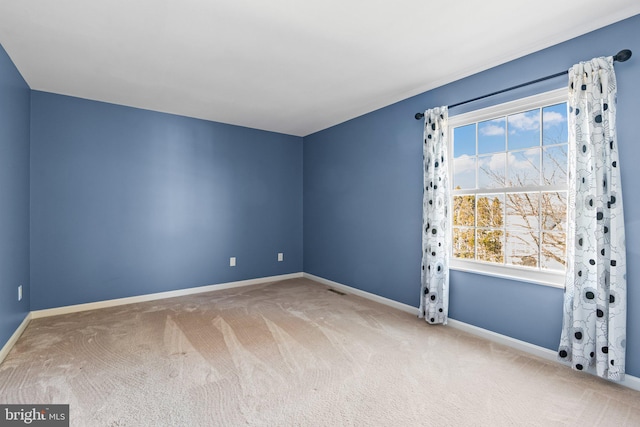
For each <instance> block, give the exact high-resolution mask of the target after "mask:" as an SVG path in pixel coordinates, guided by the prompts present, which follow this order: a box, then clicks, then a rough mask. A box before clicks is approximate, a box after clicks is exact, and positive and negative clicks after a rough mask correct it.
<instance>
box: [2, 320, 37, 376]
mask: <svg viewBox="0 0 640 427" xmlns="http://www.w3.org/2000/svg"><path fill="white" fill-rule="evenodd" d="M31 317H32V316H31V313H27V315H26V316H25V317H24V320H23V321H22V323H20V326H18V329H16V331H15V332H14V333H13V335H11V337H10V338H9V340H8V341H7V343H6V344H5V345H4V346H2V349H1V350H0V364H1V363H2V362H3V361H4V358H5V357H7V355H8V354H9V352H10V351H11V349H12V348H13V346H14V344H15V343H16V341H18V338H20V335H22V333H23V332H24V330H25V329H26V328H27V325H28V324H29V322H30V321H31Z"/></svg>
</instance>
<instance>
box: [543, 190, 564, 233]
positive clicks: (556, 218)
mask: <svg viewBox="0 0 640 427" xmlns="http://www.w3.org/2000/svg"><path fill="white" fill-rule="evenodd" d="M541 202H542V229H543V230H547V231H565V230H566V224H567V193H566V192H564V191H555V192H549V193H542V199H541Z"/></svg>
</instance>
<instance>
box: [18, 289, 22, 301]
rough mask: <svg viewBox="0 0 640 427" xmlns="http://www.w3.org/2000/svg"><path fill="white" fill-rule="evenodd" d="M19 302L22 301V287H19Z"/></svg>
mask: <svg viewBox="0 0 640 427" xmlns="http://www.w3.org/2000/svg"><path fill="white" fill-rule="evenodd" d="M18 301H22V285H20V286H18Z"/></svg>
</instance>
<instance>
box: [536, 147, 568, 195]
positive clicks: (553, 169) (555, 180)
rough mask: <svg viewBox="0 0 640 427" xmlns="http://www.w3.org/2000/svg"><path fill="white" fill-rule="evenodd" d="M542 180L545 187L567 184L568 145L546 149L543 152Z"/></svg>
mask: <svg viewBox="0 0 640 427" xmlns="http://www.w3.org/2000/svg"><path fill="white" fill-rule="evenodd" d="M542 153H543V154H542V179H543V184H544V185H562V184H566V183H567V166H568V163H567V145H566V144H564V145H560V146H557V147H545V148H544V149H543V150H542Z"/></svg>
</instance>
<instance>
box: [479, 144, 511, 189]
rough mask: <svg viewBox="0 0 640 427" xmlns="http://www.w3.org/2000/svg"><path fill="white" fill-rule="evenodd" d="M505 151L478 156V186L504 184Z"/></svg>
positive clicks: (490, 186)
mask: <svg viewBox="0 0 640 427" xmlns="http://www.w3.org/2000/svg"><path fill="white" fill-rule="evenodd" d="M506 163H507V154H506V153H496V154H491V155H488V156H478V188H502V187H504V186H505V166H506Z"/></svg>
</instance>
